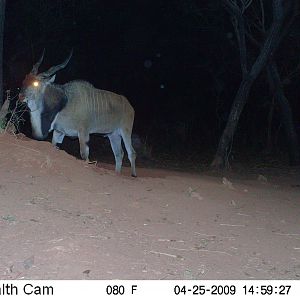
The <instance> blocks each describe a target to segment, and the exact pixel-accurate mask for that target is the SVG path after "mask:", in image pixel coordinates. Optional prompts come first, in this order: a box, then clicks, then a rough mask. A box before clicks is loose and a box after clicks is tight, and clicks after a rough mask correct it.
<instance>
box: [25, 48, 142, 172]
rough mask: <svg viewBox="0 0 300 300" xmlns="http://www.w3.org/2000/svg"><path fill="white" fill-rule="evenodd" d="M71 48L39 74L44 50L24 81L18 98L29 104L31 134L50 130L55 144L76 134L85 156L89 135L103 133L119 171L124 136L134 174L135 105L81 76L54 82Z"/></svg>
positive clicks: (44, 135)
mask: <svg viewBox="0 0 300 300" xmlns="http://www.w3.org/2000/svg"><path fill="white" fill-rule="evenodd" d="M72 52H73V51H72ZM72 52H71V53H70V55H69V56H68V58H67V59H66V60H65V61H64V62H63V63H61V64H59V65H57V66H53V67H51V68H50V69H49V70H48V71H45V72H43V73H39V74H38V68H39V66H40V65H41V63H42V61H43V58H44V52H43V54H42V56H41V58H40V59H39V61H38V62H37V63H36V64H35V65H34V66H33V68H32V70H31V72H30V73H29V74H27V75H26V77H25V79H24V81H23V85H22V88H21V91H20V94H19V100H20V101H21V102H24V103H26V105H27V107H28V108H29V111H30V120H31V126H32V135H33V137H34V138H36V139H38V140H44V139H46V138H47V136H48V134H49V132H51V131H53V138H52V144H53V145H54V146H57V144H60V143H62V142H63V139H64V137H65V136H70V137H78V138H79V145H80V155H81V157H82V159H84V160H88V159H89V146H88V142H89V138H90V137H89V135H90V134H92V133H101V134H104V135H105V136H107V137H108V138H109V140H110V144H111V148H112V151H113V153H114V156H115V164H116V165H115V169H116V172H117V173H120V172H121V167H122V161H123V156H124V152H123V149H122V139H123V142H124V145H125V148H126V151H127V154H128V158H129V160H130V163H131V175H132V176H134V177H136V170H135V158H136V154H135V151H134V149H133V147H132V142H131V133H132V126H133V121H134V109H133V107H132V106H131V105H130V103H129V101H128V100H127V99H126V98H125V97H124V96H122V95H118V94H115V93H113V92H109V91H105V90H100V89H97V88H95V87H94V86H93V85H92V84H90V83H89V82H87V81H83V80H74V81H70V82H67V83H65V84H63V85H60V84H55V83H54V80H55V76H56V75H55V73H56V72H57V71H59V70H61V69H63V68H64V67H65V66H66V65H67V64H68V62H69V60H70V58H71V56H72Z"/></svg>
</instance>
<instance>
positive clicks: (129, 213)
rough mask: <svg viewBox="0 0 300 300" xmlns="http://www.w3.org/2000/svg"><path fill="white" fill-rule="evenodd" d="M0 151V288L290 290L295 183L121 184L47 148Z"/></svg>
mask: <svg viewBox="0 0 300 300" xmlns="http://www.w3.org/2000/svg"><path fill="white" fill-rule="evenodd" d="M0 149H1V151H0V176H1V182H0V232H1V235H0V279H22V278H25V279H299V278H300V219H299V216H300V185H299V184H300V179H299V178H300V177H299V173H297V172H295V174H290V175H289V174H287V175H286V176H284V177H274V178H272V179H269V178H267V179H268V180H267V182H265V180H264V178H262V180H257V179H251V180H250V179H249V180H246V179H243V180H242V179H241V178H238V177H236V178H226V180H223V182H222V177H212V176H208V174H206V175H205V174H200V175H191V174H187V173H175V172H170V171H162V170H150V169H140V168H138V176H139V177H138V178H131V177H129V170H128V169H126V168H125V169H124V170H123V172H124V173H123V175H122V176H117V175H116V174H115V173H114V172H113V171H112V169H113V166H111V165H105V164H103V165H102V164H101V163H100V164H99V165H97V166H95V165H88V164H86V163H84V162H83V161H80V160H77V159H76V158H74V157H72V156H70V155H68V154H67V153H65V152H63V151H57V150H55V149H53V148H52V146H51V144H50V143H48V142H38V141H33V140H29V139H27V138H22V139H16V137H14V136H9V135H1V136H0ZM257 176H259V174H257ZM227 180H229V181H227Z"/></svg>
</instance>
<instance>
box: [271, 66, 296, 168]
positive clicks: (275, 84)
mask: <svg viewBox="0 0 300 300" xmlns="http://www.w3.org/2000/svg"><path fill="white" fill-rule="evenodd" d="M267 71H268V81H269V85H270V89H271V91H272V92H273V93H274V96H275V100H276V101H277V103H278V105H279V107H280V113H281V120H282V124H283V126H284V131H285V135H286V139H287V147H288V154H289V161H290V165H299V163H300V153H299V150H300V149H299V143H298V136H297V133H296V130H295V126H294V121H293V114H292V110H291V107H290V104H289V101H288V99H287V98H286V97H285V94H284V91H283V87H282V83H281V80H280V76H279V72H278V69H277V65H276V63H275V62H271V63H270V64H269V65H268V67H267Z"/></svg>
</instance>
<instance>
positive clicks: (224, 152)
mask: <svg viewBox="0 0 300 300" xmlns="http://www.w3.org/2000/svg"><path fill="white" fill-rule="evenodd" d="M282 5H283V0H273V23H272V25H271V28H270V30H269V33H268V35H267V37H266V39H265V42H264V44H263V47H262V48H261V51H260V53H259V56H258V57H257V59H256V61H255V63H254V64H253V66H252V68H251V70H250V72H249V73H248V75H246V76H244V78H243V80H242V82H241V84H240V87H239V89H238V92H237V94H236V96H235V98H234V101H233V104H232V107H231V111H230V115H229V118H228V121H227V124H226V127H225V129H224V131H223V134H222V136H221V138H220V141H219V145H218V149H217V152H216V154H215V157H214V160H213V162H212V164H211V167H212V168H215V169H223V168H224V167H227V157H228V149H229V145H230V143H231V142H232V139H233V136H234V133H235V131H236V128H237V125H238V121H239V118H240V115H241V113H242V111H243V108H244V106H245V104H246V102H247V98H248V95H249V91H250V89H251V87H252V84H253V83H254V81H255V79H256V78H257V77H258V75H259V74H260V73H261V71H262V69H263V68H264V66H265V64H266V62H267V60H268V59H270V57H271V55H272V53H273V52H274V51H275V50H276V48H277V46H278V45H279V40H280V37H281V36H280V33H281V29H282V23H283V19H284V13H283V12H284V9H283V6H282Z"/></svg>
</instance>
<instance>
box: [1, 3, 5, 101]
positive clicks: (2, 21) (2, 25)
mask: <svg viewBox="0 0 300 300" xmlns="http://www.w3.org/2000/svg"><path fill="white" fill-rule="evenodd" d="M4 17H5V0H0V107H1V106H2V104H3V35H4Z"/></svg>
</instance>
